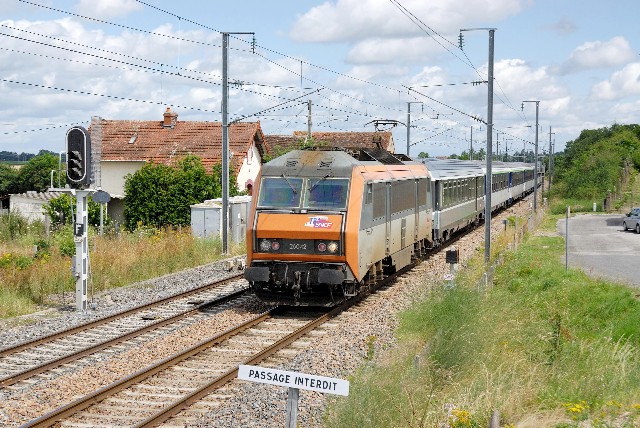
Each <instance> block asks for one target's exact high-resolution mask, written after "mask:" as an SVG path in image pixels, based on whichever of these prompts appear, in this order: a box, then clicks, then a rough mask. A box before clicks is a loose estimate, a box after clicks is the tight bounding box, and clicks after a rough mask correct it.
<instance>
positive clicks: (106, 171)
mask: <svg viewBox="0 0 640 428" xmlns="http://www.w3.org/2000/svg"><path fill="white" fill-rule="evenodd" d="M144 164H145V162H144V161H102V162H100V167H101V170H102V177H101V178H102V179H101V183H102V190H104V191H105V192H107V193H108V194H110V195H111V196H112V197H119V198H122V197H124V182H125V180H124V177H125V176H126V175H127V174H133V173H135V172H136V171H138V170H139V169H141V168H142V167H143V166H144Z"/></svg>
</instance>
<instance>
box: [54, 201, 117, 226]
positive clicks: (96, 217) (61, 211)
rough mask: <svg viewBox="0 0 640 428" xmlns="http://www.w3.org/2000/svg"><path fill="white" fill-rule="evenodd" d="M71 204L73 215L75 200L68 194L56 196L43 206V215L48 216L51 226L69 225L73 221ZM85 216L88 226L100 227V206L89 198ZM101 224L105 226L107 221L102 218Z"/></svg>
mask: <svg viewBox="0 0 640 428" xmlns="http://www.w3.org/2000/svg"><path fill="white" fill-rule="evenodd" d="M72 204H73V210H74V214H75V209H76V198H75V197H73V198H72V197H71V196H70V195H68V194H63V195H60V196H58V197H57V198H53V199H51V200H50V201H49V202H48V203H46V204H45V205H44V206H43V209H44V211H45V213H46V214H47V215H48V216H49V219H50V220H51V224H52V225H54V226H60V225H64V224H71V223H73V221H74V216H72V215H71V205H72ZM87 214H88V218H89V224H90V225H92V226H99V225H100V204H98V203H97V202H94V201H93V199H91V197H89V200H88V204H87ZM103 222H104V223H105V224H108V223H109V219H107V220H106V221H105V219H104V218H103Z"/></svg>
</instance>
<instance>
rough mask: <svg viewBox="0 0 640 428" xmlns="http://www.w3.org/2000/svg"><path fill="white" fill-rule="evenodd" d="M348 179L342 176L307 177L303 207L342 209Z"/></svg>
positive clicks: (347, 187)
mask: <svg viewBox="0 0 640 428" xmlns="http://www.w3.org/2000/svg"><path fill="white" fill-rule="evenodd" d="M348 190H349V180H347V179H344V178H327V177H324V178H309V179H308V180H307V191H306V192H305V193H306V194H305V198H304V208H321V209H344V208H346V205H347V191H348Z"/></svg>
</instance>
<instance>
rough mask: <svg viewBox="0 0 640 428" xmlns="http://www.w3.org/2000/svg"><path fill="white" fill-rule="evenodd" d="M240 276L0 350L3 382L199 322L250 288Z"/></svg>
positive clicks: (0, 383)
mask: <svg viewBox="0 0 640 428" xmlns="http://www.w3.org/2000/svg"><path fill="white" fill-rule="evenodd" d="M241 276H242V275H241V274H240V275H234V276H232V277H229V278H226V279H224V280H221V281H216V282H213V283H211V284H207V285H205V286H203V287H199V288H196V289H193V290H189V291H186V292H183V293H179V294H176V295H173V296H169V297H166V298H163V299H159V300H157V301H154V302H151V303H149V304H146V305H143V306H139V307H136V308H132V309H129V310H126V311H122V312H120V313H117V314H114V315H111V316H108V317H105V318H102V319H99V320H96V321H93V322H90V323H86V324H82V325H79V326H76V327H73V328H69V329H67V330H64V331H61V332H58V333H55V334H52V335H49V336H46V337H41V338H38V339H35V340H33V341H30V342H26V343H21V344H18V345H15V346H12V347H9V348H6V349H3V350H1V351H0V386H2V387H4V388H7V387H10V386H12V385H15V384H17V383H19V382H21V381H25V380H28V379H30V378H32V377H34V376H37V375H40V374H42V373H45V372H47V371H50V370H52V369H55V368H57V367H60V366H62V365H64V364H69V363H72V362H75V361H78V360H80V359H82V358H84V357H86V356H89V355H92V354H95V353H97V352H100V351H104V350H107V349H109V348H112V347H114V346H116V345H118V344H122V343H125V342H127V341H131V340H133V339H136V338H139V337H140V336H142V335H145V334H149V333H151V332H154V331H155V332H161V331H162V329H166V328H170V327H169V326H171V325H174V326H176V325H179V324H180V323H182V324H184V323H189V322H195V321H196V320H197V319H198V318H199V317H202V316H206V312H207V311H210V310H211V309H212V308H213V307H215V306H217V305H221V304H224V303H225V302H227V301H229V300H231V299H234V298H237V297H239V296H241V295H242V294H244V293H246V291H247V287H246V283H245V282H244V281H243V280H242V279H241Z"/></svg>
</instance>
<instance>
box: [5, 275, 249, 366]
mask: <svg viewBox="0 0 640 428" xmlns="http://www.w3.org/2000/svg"><path fill="white" fill-rule="evenodd" d="M241 277H242V274H238V275H234V276H232V277H229V278H225V279H223V280H221V281H216V282H214V283H211V284H207V285H204V286H202V287H198V288H194V289H193V290H189V291H185V292H182V293H178V294H173V295H171V296H167V297H164V298H162V299H158V300H154V301H153V302H149V303H147V304H145V305H142V306H136V307H135V308H131V309H127V310H124V311H121V312H118V313H115V314H113V315H109V316H106V317H104V318H100V319H97V320H95V321H91V322H89V323H86V324H80V325H77V326H75V327H71V328H68V329H65V330H62V331H59V332H57V333H53V334H50V335H47V336H43V337H39V338H37V339H34V340H31V341H29V342H24V343H19V344H17V345H15V346H11V347H9V348H5V349H2V350H0V357H6V356H9V355H12V354H15V353H17V352H20V351H24V350H25V349H29V348H33V347H35V346H38V345H42V344H43V343H47V342H52V341H54V340H56V339H60V338H61V337H65V336H70V335H72V334H75V333H78V332H81V331H83V330H88V329H90V328H94V327H97V326H100V325H102V324H107V323H109V322H111V321H114V320H116V319H118V318H124V317H126V316H129V315H132V314H135V313H136V312H140V311H143V310H145V309H149V308H152V307H154V306H158V305H162V304H164V303H167V302H170V301H172V300H177V299H180V298H183V297H188V296H190V295H192V294H197V293H200V292H202V291H205V290H207V289H209V288H214V287H218V286H220V285H223V284H225V283H227V282H231V281H233V280H237V279H239V278H241Z"/></svg>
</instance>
